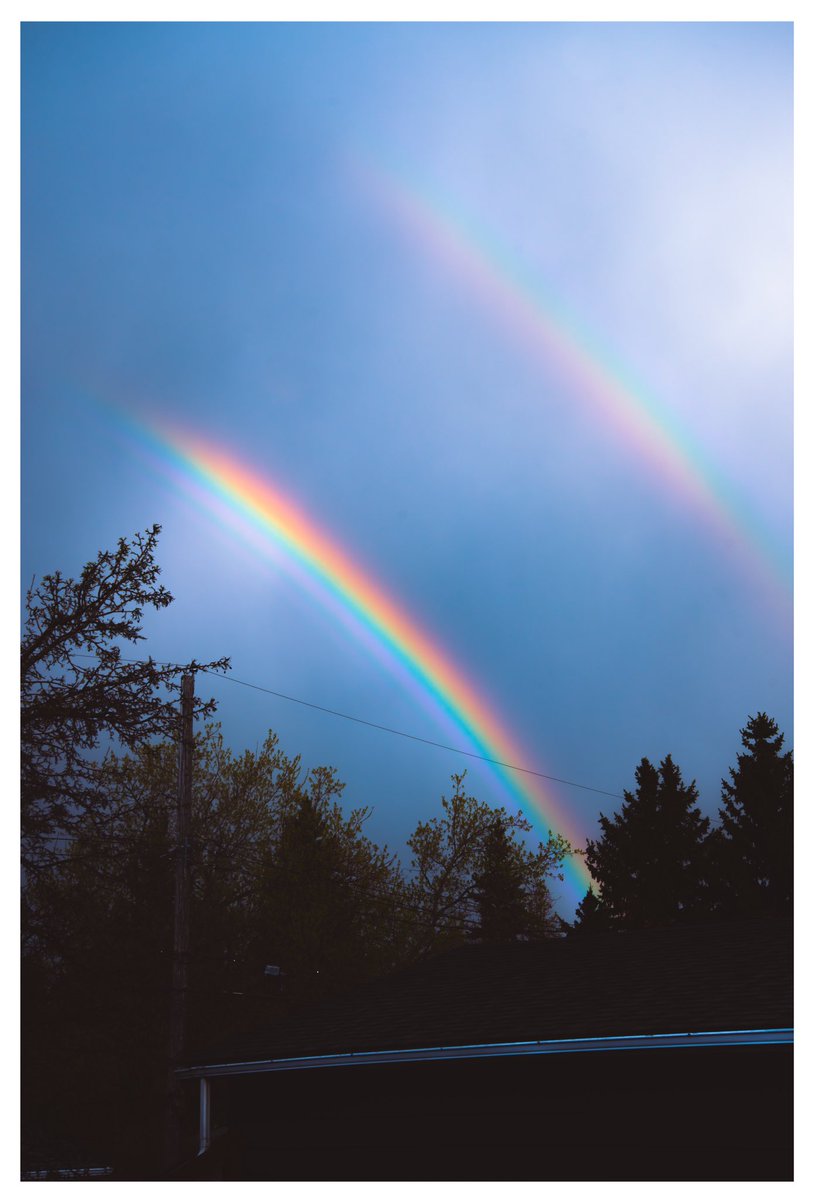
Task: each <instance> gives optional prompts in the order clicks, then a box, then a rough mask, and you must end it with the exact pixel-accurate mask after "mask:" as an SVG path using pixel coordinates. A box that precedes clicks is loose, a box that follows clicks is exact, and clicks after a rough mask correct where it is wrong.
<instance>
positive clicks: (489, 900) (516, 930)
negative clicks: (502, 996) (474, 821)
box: [473, 814, 529, 942]
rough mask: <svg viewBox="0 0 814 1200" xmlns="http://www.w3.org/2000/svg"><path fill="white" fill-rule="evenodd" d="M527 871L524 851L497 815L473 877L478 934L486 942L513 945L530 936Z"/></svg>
mask: <svg viewBox="0 0 814 1200" xmlns="http://www.w3.org/2000/svg"><path fill="white" fill-rule="evenodd" d="M524 867H525V864H524V862H523V858H522V851H521V848H520V847H519V846H518V845H517V843H514V842H512V841H511V840H510V838H509V833H508V830H507V828H506V824H505V821H504V820H502V819H501V817H500V816H499V815H497V814H496V815H495V817H494V819H493V820H492V822H491V824H490V825H489V827H488V829H487V830H486V833H485V835H484V838H483V844H482V847H481V852H480V862H479V865H478V868H477V870H476V871H475V873H474V875H473V884H474V898H475V906H476V909H477V916H478V933H479V935H480V937H481V938H482V940H483V941H484V942H511V941H514V940H515V939H516V938H518V937H519V936H520V935H521V934H524V933H526V932H527V927H528V923H529V922H528V918H527V912H526V893H525V887H524V884H525V875H526V872H525V870H524Z"/></svg>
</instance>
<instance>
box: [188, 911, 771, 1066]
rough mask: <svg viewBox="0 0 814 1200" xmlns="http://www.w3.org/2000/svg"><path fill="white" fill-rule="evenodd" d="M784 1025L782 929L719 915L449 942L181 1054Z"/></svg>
mask: <svg viewBox="0 0 814 1200" xmlns="http://www.w3.org/2000/svg"><path fill="white" fill-rule="evenodd" d="M791 1025H792V931H791V923H790V922H778V921H768V920H767V921H749V922H732V923H729V922H727V923H720V924H708V925H694V926H684V927H673V928H668V929H644V930H630V931H627V932H624V933H603V934H594V935H583V936H580V937H569V938H554V939H551V940H548V941H543V942H517V943H513V944H510V945H504V946H487V945H468V946H461V947H458V948H456V949H454V950H451V951H448V952H447V953H444V954H439V955H437V956H436V957H432V958H429V959H427V960H425V961H423V962H421V963H418V964H417V965H415V966H413V967H410V968H407V969H405V970H402V971H399V972H397V973H395V974H393V975H389V976H386V977H384V978H381V979H377V980H374V981H372V982H369V983H367V984H365V985H362V986H360V987H359V988H357V989H355V990H353V991H351V992H348V993H346V994H344V995H342V996H339V997H335V998H333V999H331V1000H329V1001H326V1002H324V1003H322V1004H319V1005H316V1006H314V1007H312V1008H310V1009H308V1010H304V1011H303V1012H302V1013H300V1014H299V1015H298V1016H296V1017H292V1018H288V1019H286V1020H284V1021H280V1022H278V1023H276V1024H275V1025H274V1026H271V1027H269V1028H267V1029H262V1030H258V1031H257V1032H256V1033H253V1034H243V1035H240V1036H236V1037H234V1038H232V1039H230V1040H229V1041H226V1042H222V1043H221V1044H217V1043H213V1044H212V1045H211V1046H210V1047H209V1048H204V1049H203V1050H202V1051H201V1052H199V1053H196V1054H193V1055H190V1056H188V1059H187V1062H188V1065H190V1066H195V1065H198V1066H200V1065H204V1064H207V1065H214V1064H216V1063H227V1062H228V1063H238V1062H257V1061H259V1060H267V1059H273V1058H289V1057H299V1056H305V1055H321V1054H341V1053H347V1052H350V1051H375V1050H396V1049H412V1048H422V1047H428V1046H462V1045H473V1044H482V1043H492V1042H521V1041H536V1040H546V1039H552V1038H584V1037H605V1036H609V1037H613V1036H616V1035H619V1036H624V1035H633V1034H646V1033H684V1032H706V1031H713V1030H723V1029H727V1030H735V1029H769V1028H786V1027H791Z"/></svg>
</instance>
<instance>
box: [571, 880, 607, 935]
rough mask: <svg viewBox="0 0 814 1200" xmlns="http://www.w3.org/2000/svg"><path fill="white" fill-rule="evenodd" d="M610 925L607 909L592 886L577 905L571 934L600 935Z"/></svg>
mask: <svg viewBox="0 0 814 1200" xmlns="http://www.w3.org/2000/svg"><path fill="white" fill-rule="evenodd" d="M608 925H609V920H608V915H607V913H606V912H605V907H604V905H603V904H602V901H601V900H600V899H599V897H598V896H597V894H596V892H595V891H594V889H593V886H591V887H589V888H588V890H587V892H586V893H585V895H584V896H583V897H582V899H581V900H580V902H579V904H578V905H577V910H576V912H575V913H574V924H573V925H572V927H571V933H598V932H600V931H601V930H604V929H607V928H608Z"/></svg>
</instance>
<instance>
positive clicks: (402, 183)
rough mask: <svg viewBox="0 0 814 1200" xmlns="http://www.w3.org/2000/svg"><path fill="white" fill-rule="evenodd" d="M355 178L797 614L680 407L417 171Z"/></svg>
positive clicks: (372, 164)
mask: <svg viewBox="0 0 814 1200" xmlns="http://www.w3.org/2000/svg"><path fill="white" fill-rule="evenodd" d="M351 165H352V169H353V171H354V172H355V175H356V178H357V180H358V181H359V182H360V184H361V186H362V188H363V189H364V190H365V192H366V193H367V195H369V196H370V197H371V198H372V199H373V200H374V202H375V203H376V204H377V205H378V206H379V207H381V208H382V209H383V210H384V211H385V212H387V213H389V214H390V216H391V217H392V218H394V219H395V220H396V221H397V222H398V223H399V225H400V226H401V227H402V228H404V229H405V230H406V231H407V233H408V235H409V236H410V237H411V239H412V240H414V241H415V242H416V243H417V244H418V245H419V246H420V247H421V248H422V250H423V251H424V253H425V254H427V255H428V256H430V257H432V258H434V259H436V260H437V261H439V262H441V263H442V264H443V265H444V267H445V269H446V270H448V271H449V272H450V273H451V275H452V276H453V277H455V278H457V279H458V280H459V281H460V282H462V283H464V284H465V286H466V287H467V289H468V291H469V292H470V294H472V295H474V296H475V297H476V299H477V301H478V302H479V303H480V304H481V305H482V306H483V307H484V308H485V310H487V311H489V312H490V313H491V314H492V316H493V317H494V318H495V319H496V320H497V321H499V322H500V323H501V325H503V326H504V327H505V328H506V330H507V331H508V333H509V335H510V336H511V337H512V338H513V339H514V340H515V341H516V342H517V343H518V344H519V345H520V346H522V347H523V348H524V352H526V353H528V354H529V355H530V356H531V357H532V358H536V359H537V360H539V361H540V362H541V363H543V364H544V365H545V367H546V369H547V370H550V369H551V368H552V367H553V368H554V369H555V370H556V371H557V373H558V374H559V376H560V378H562V379H564V380H566V381H568V382H569V383H570V384H571V385H572V391H573V395H574V398H575V399H576V400H579V401H581V402H583V403H585V404H586V405H588V406H589V408H590V412H591V415H592V416H599V417H600V418H601V419H603V420H605V421H606V422H607V423H608V425H610V426H611V427H612V428H613V429H614V430H615V431H616V433H617V435H618V438H619V440H620V442H621V443H623V444H624V445H626V446H627V447H628V449H629V451H631V452H632V453H633V454H634V455H635V457H636V458H637V460H638V461H639V462H640V463H642V464H644V465H646V466H647V467H649V469H650V470H651V471H652V472H653V474H654V476H655V478H656V479H657V481H658V484H659V486H660V487H664V488H667V489H669V490H670V491H671V492H672V493H673V494H674V495H676V496H677V497H678V498H679V500H680V501H681V503H682V504H684V505H685V506H687V507H689V508H690V509H691V510H692V511H694V512H695V513H696V515H697V516H698V517H700V519H701V520H702V522H703V524H704V526H705V527H706V528H707V530H708V531H709V532H711V533H713V534H714V535H715V537H716V538H717V540H718V543H719V545H722V546H724V547H726V548H727V549H728V550H729V551H731V552H733V553H734V554H735V555H736V556H737V557H738V558H739V559H740V561H741V563H742V565H743V566H745V567H746V568H747V570H748V571H749V572H750V574H751V575H752V576H753V578H754V580H755V582H756V583H757V584H758V587H759V589H760V590H761V592H762V593H763V595H764V596H765V597H766V598H767V599H768V600H769V601H770V603H771V604H772V606H773V607H775V609H777V610H779V611H780V613H781V614H782V618H783V619H785V620H788V619H789V618H790V615H791V579H790V573H789V570H788V567H787V566H786V565H785V564H784V563H783V561H782V555H781V554H780V553H779V549H778V546H777V545H776V543H775V542H774V541H773V540H772V539H771V538H770V537H769V536H768V535H767V534H766V532H765V531H764V530H763V529H762V528H761V527H760V524H759V522H758V520H757V517H756V514H754V513H751V512H747V511H746V510H745V508H744V506H743V503H742V501H741V500H740V498H739V497H738V496H737V495H736V494H735V492H734V490H733V488H732V487H731V485H730V484H729V482H728V481H727V480H726V479H725V478H724V476H723V475H722V473H721V472H720V471H719V470H717V469H716V467H715V465H714V464H713V463H712V462H710V461H709V459H708V457H707V456H706V455H705V454H704V452H703V450H702V448H701V447H700V446H699V445H698V444H697V443H695V442H694V441H693V439H692V438H691V437H690V435H689V433H688V431H687V430H686V429H684V428H682V427H681V424H680V422H679V420H678V417H677V414H675V413H672V412H670V411H669V410H668V409H667V408H666V407H665V406H664V405H661V404H659V403H658V402H657V401H656V399H655V398H654V397H653V396H652V395H650V394H648V392H647V391H646V390H645V389H644V388H643V387H642V386H641V384H640V383H639V382H638V381H636V380H634V379H633V378H632V377H631V375H630V372H629V371H627V370H626V369H625V368H624V367H622V366H621V364H620V363H619V362H618V361H617V359H616V357H615V355H613V354H612V353H611V352H610V351H609V350H608V349H607V348H606V347H603V346H601V345H600V344H599V343H598V341H597V339H596V338H595V337H593V336H591V335H590V334H588V333H587V332H586V331H585V330H584V329H582V328H581V327H580V326H579V324H578V323H577V321H576V320H575V319H574V317H573V316H572V315H571V314H569V313H567V312H566V311H565V309H564V306H563V305H562V304H561V303H560V302H559V301H558V299H557V298H556V297H555V296H553V295H551V294H550V293H548V292H547V291H546V290H545V289H544V288H542V287H541V286H540V281H539V280H536V279H534V280H532V279H531V278H530V277H528V275H527V274H526V273H525V272H524V271H523V269H522V268H521V267H520V265H519V264H518V263H517V262H516V261H512V259H511V257H510V256H509V254H508V253H507V251H506V249H505V248H504V247H502V246H499V245H498V244H497V242H496V240H495V239H494V238H493V237H491V236H490V235H488V234H487V233H486V232H485V231H484V230H483V229H482V228H478V227H476V226H475V225H474V224H473V222H472V221H471V220H470V219H469V218H468V217H467V216H465V215H464V214H463V212H462V211H461V210H460V206H456V205H453V204H450V203H449V201H448V200H447V198H446V197H443V196H441V195H440V194H439V193H438V192H437V191H433V190H431V189H429V188H427V187H425V186H424V185H422V184H419V183H417V182H416V179H415V178H414V177H413V176H410V177H406V176H405V175H404V174H403V173H402V172H398V171H396V170H394V169H393V168H392V166H391V165H390V164H388V165H387V166H385V165H384V164H383V161H382V160H381V156H379V159H378V160H374V159H373V158H371V157H366V158H364V159H363V158H360V157H358V156H357V157H355V158H354V159H352V162H351Z"/></svg>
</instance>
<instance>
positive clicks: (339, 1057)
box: [176, 1029, 794, 1079]
mask: <svg viewBox="0 0 814 1200" xmlns="http://www.w3.org/2000/svg"><path fill="white" fill-rule="evenodd" d="M793 1043H794V1030H793V1029H721V1030H714V1031H709V1032H697V1033H642V1034H633V1035H624V1036H620V1037H590V1038H557V1039H555V1040H549V1041H537V1042H491V1043H485V1044H481V1045H472V1046H426V1047H423V1048H421V1049H410V1050H362V1051H349V1052H346V1053H342V1054H316V1055H307V1056H301V1057H299V1058H265V1059H256V1060H254V1061H249V1062H219V1063H218V1062H216V1063H207V1064H206V1065H202V1066H193V1067H179V1068H178V1069H177V1071H176V1074H177V1075H178V1076H179V1078H181V1079H202V1078H207V1079H209V1078H212V1077H213V1076H216V1075H256V1074H262V1073H265V1072H268V1071H305V1070H310V1069H313V1068H320V1069H321V1068H325V1067H350V1066H359V1067H361V1066H373V1065H376V1064H385V1063H405V1062H433V1061H439V1060H442V1059H457V1058H501V1057H508V1056H519V1055H527V1054H585V1053H590V1052H596V1051H598V1050H671V1049H687V1048H689V1047H695V1048H701V1047H704V1046H787V1045H792V1044H793Z"/></svg>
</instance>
